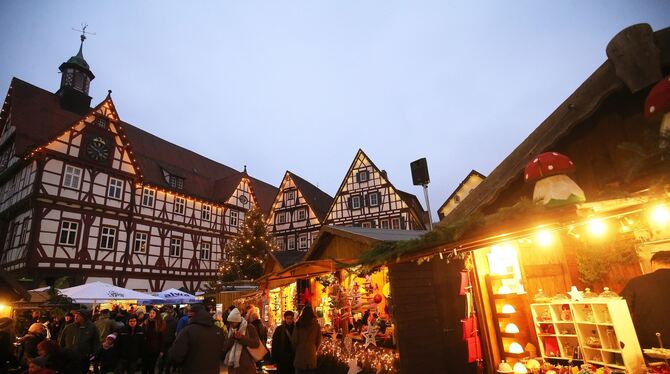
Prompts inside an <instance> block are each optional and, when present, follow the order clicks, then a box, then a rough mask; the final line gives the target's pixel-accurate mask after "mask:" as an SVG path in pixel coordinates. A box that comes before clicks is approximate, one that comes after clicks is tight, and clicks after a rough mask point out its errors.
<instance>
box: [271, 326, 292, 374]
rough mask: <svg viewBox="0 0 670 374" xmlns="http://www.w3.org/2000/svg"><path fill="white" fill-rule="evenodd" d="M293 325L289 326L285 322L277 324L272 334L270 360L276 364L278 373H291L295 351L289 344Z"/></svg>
mask: <svg viewBox="0 0 670 374" xmlns="http://www.w3.org/2000/svg"><path fill="white" fill-rule="evenodd" d="M294 328H295V325H291V326H290V327H289V326H287V325H286V324H283V323H282V324H281V325H279V326H277V328H276V329H275V332H274V333H273V334H272V360H273V361H274V362H275V363H276V364H277V368H278V371H279V373H280V374H281V373H293V372H294V371H295V370H294V369H293V360H294V359H295V352H294V351H293V344H291V334H293V329H294Z"/></svg>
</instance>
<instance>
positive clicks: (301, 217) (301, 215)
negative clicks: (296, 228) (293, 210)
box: [298, 208, 307, 221]
mask: <svg viewBox="0 0 670 374" xmlns="http://www.w3.org/2000/svg"><path fill="white" fill-rule="evenodd" d="M305 219H307V209H304V208H303V209H300V210H298V221H304V220H305Z"/></svg>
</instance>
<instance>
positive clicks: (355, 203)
mask: <svg viewBox="0 0 670 374" xmlns="http://www.w3.org/2000/svg"><path fill="white" fill-rule="evenodd" d="M351 209H361V197H360V196H358V195H356V196H352V197H351Z"/></svg>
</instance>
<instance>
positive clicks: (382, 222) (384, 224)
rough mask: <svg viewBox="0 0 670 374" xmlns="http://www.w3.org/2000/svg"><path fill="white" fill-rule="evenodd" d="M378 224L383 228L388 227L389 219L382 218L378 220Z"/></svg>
mask: <svg viewBox="0 0 670 374" xmlns="http://www.w3.org/2000/svg"><path fill="white" fill-rule="evenodd" d="M379 226H381V228H383V229H388V228H389V220H387V219H383V220H380V221H379Z"/></svg>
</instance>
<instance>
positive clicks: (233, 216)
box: [228, 210, 240, 226]
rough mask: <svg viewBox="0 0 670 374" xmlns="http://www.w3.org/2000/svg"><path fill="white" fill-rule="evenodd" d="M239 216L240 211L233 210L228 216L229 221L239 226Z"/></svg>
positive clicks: (232, 224)
mask: <svg viewBox="0 0 670 374" xmlns="http://www.w3.org/2000/svg"><path fill="white" fill-rule="evenodd" d="M239 217H240V213H239V212H238V211H237V210H231V211H230V217H228V223H230V225H231V226H237V223H238V218H239Z"/></svg>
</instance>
